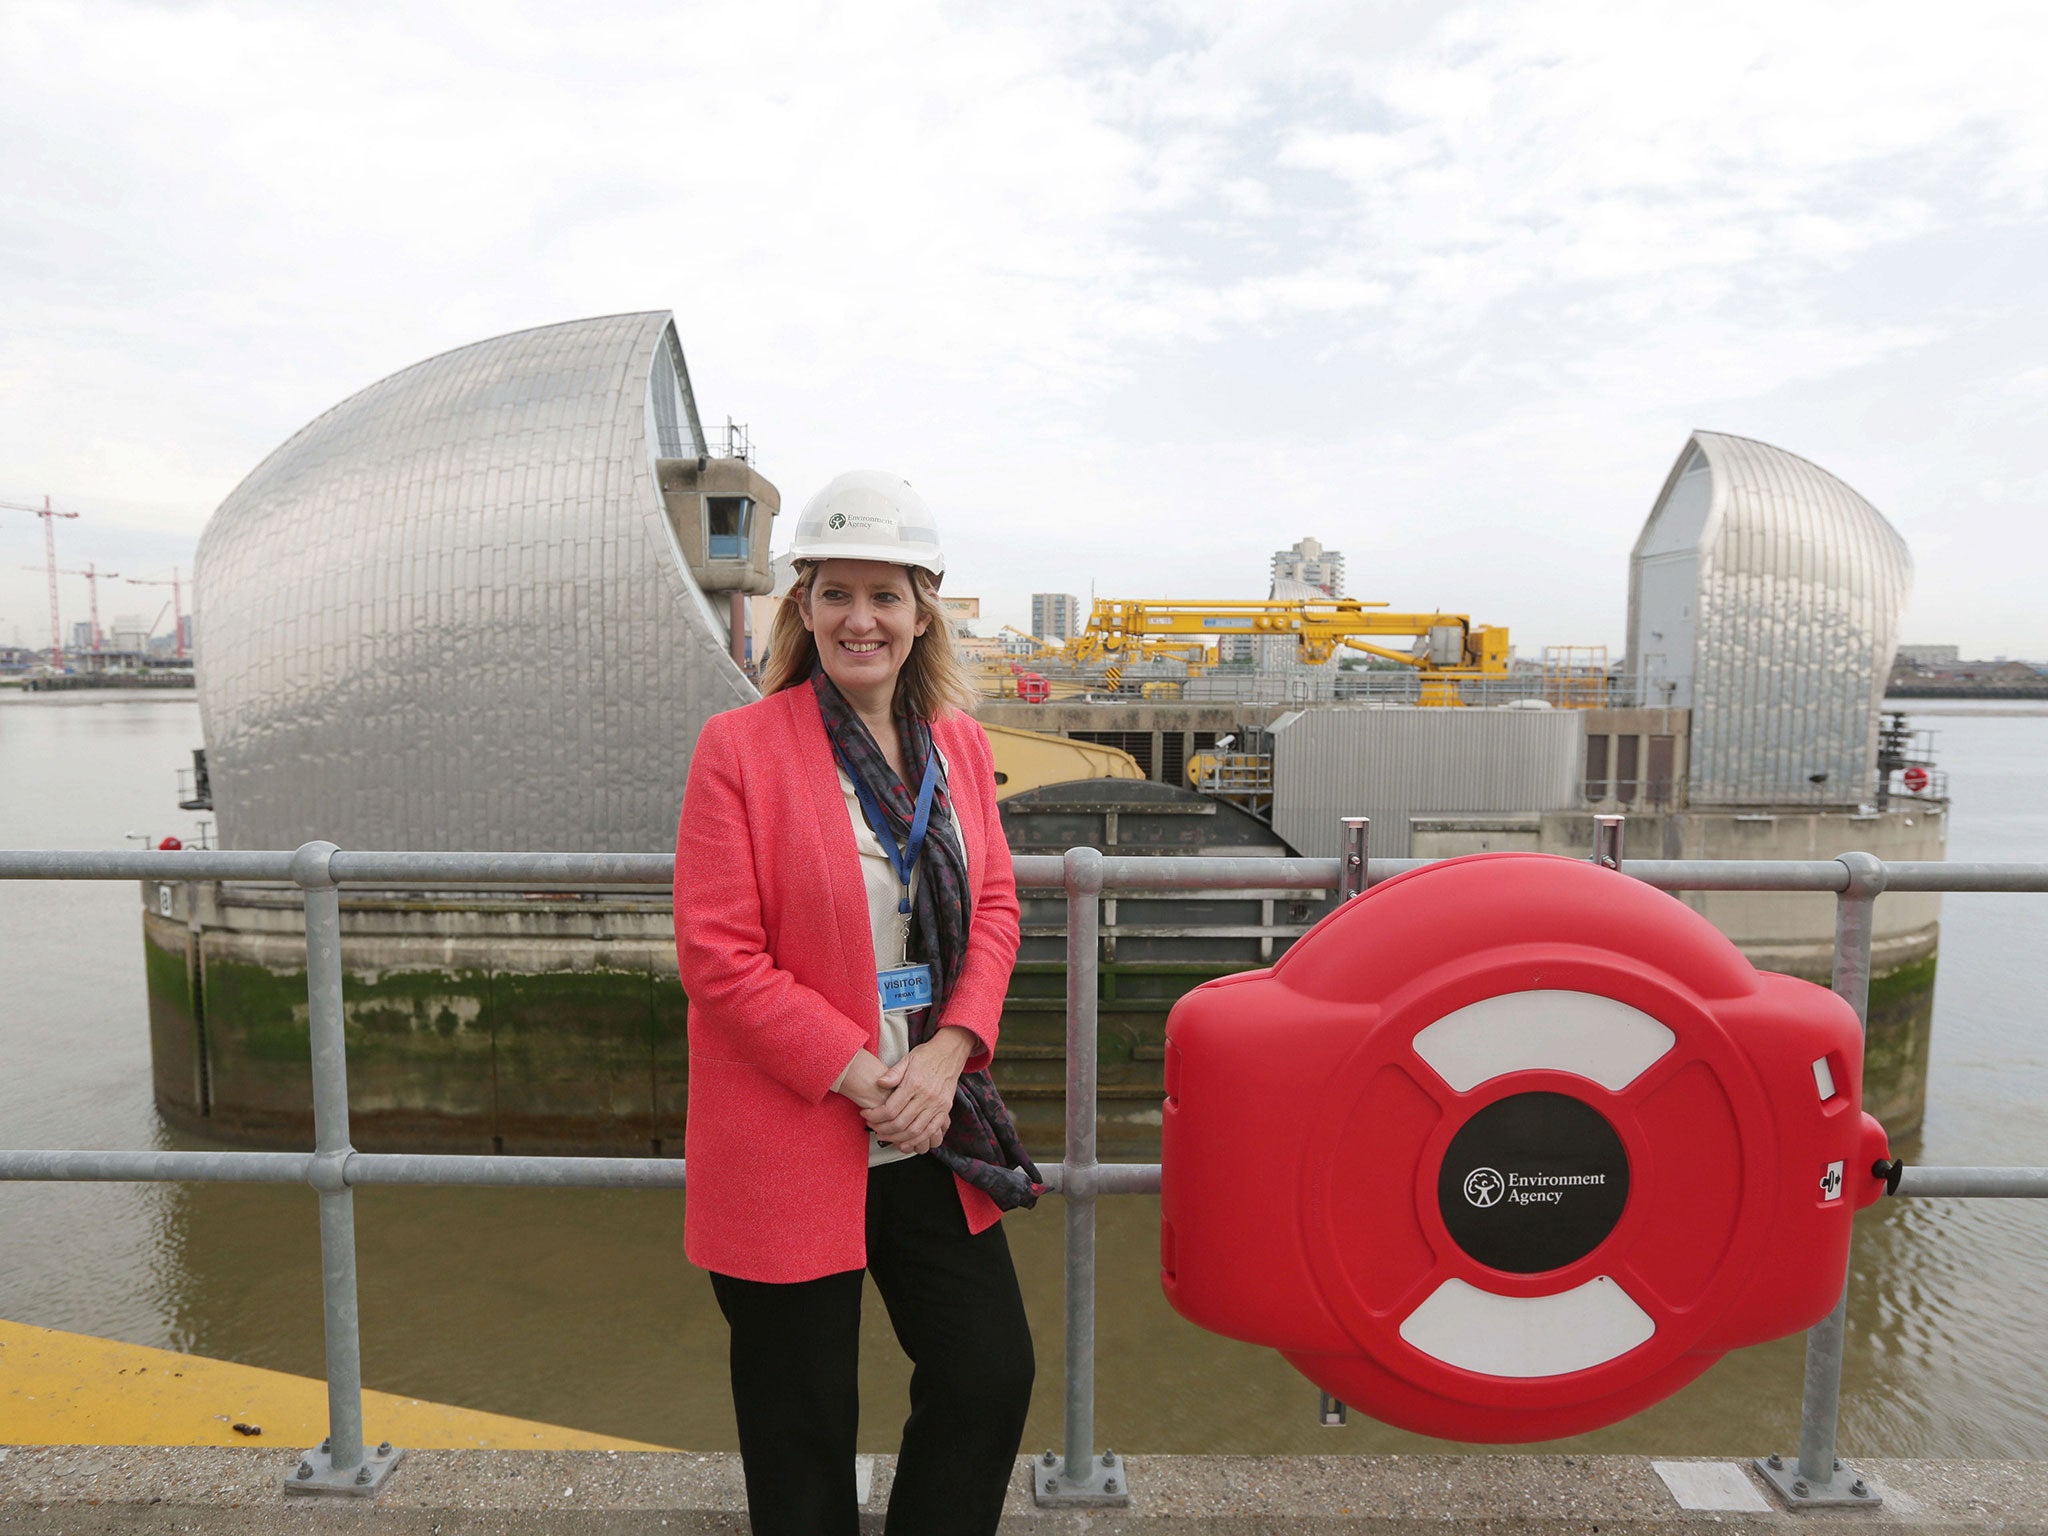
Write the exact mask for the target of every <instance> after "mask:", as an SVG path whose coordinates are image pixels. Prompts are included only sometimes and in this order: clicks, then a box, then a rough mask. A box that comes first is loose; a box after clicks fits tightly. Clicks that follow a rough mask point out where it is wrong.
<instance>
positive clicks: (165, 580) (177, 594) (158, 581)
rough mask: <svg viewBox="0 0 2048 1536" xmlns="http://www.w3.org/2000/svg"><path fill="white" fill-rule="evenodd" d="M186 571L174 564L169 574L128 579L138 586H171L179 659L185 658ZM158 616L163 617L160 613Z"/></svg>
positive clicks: (173, 620) (173, 619)
mask: <svg viewBox="0 0 2048 1536" xmlns="http://www.w3.org/2000/svg"><path fill="white" fill-rule="evenodd" d="M184 579H185V573H184V569H183V568H182V567H180V566H175V565H174V566H172V567H171V574H170V575H169V576H167V577H166V576H130V577H129V578H128V581H129V582H130V583H131V584H132V585H134V586H138V587H169V588H170V589H171V620H172V622H173V623H174V624H175V625H176V626H177V628H176V630H175V631H174V632H175V633H176V635H177V638H178V660H180V661H183V660H184V659H185V585H184ZM157 617H159V618H161V617H163V615H162V614H158V615H157Z"/></svg>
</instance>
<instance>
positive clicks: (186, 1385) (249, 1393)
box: [0, 1321, 668, 1451]
mask: <svg viewBox="0 0 2048 1536" xmlns="http://www.w3.org/2000/svg"><path fill="white" fill-rule="evenodd" d="M237 1424H245V1425H250V1426H252V1427H254V1428H256V1429H258V1430H260V1431H261V1433H260V1434H256V1435H250V1434H244V1433H241V1432H239V1431H237V1430H236V1429H235V1427H234V1426H235V1425H237ZM326 1434H327V1383H325V1382H324V1381H318V1380H316V1379H314V1378H313V1377H310V1376H288V1375H286V1374H285V1373H284V1372H283V1371H266V1370H263V1369H261V1368H260V1367H257V1366H253V1365H234V1364H231V1363H229V1362H228V1361H225V1360H207V1359H202V1358H201V1357H200V1356H198V1355H180V1354H177V1353H174V1352H173V1351H171V1350H168V1349H150V1348H147V1347H146V1346H144V1345H141V1344H117V1343H115V1342H114V1341H113V1340H111V1339H96V1338H93V1337H91V1336H90V1335H87V1334H82V1333H60V1332H58V1331H57V1330H56V1329H54V1328H33V1327H30V1326H29V1325H28V1324H26V1323H10V1322H4V1321H0V1445H281V1446H288V1447H291V1448H293V1449H303V1448H305V1447H306V1446H309V1445H318V1444H319V1443H320V1441H321V1440H322V1438H324V1437H325V1435H326ZM363 1436H364V1438H365V1439H366V1440H368V1441H370V1443H372V1444H373V1445H374V1444H375V1443H376V1442H377V1441H379V1440H389V1441H390V1442H391V1443H392V1444H394V1445H402V1446H418V1447H420V1448H421V1449H423V1450H424V1449H434V1450H442V1449H463V1448H469V1447H489V1448H491V1449H495V1450H517V1451H660V1450H667V1449H668V1447H667V1446H660V1445H647V1444H644V1443H643V1442H641V1441H638V1440H620V1439H615V1438H613V1437H611V1436H608V1435H593V1434H586V1433H585V1432H584V1431H582V1430H580V1429H565V1428H563V1427H562V1426H561V1425H559V1424H542V1423H539V1422H538V1421H536V1420H533V1419H514V1418H507V1417H506V1416H505V1415H503V1414H498V1413H480V1412H478V1411H477V1410H475V1409H473V1408H452V1407H450V1406H448V1405H447V1404H445V1403H429V1402H423V1401H421V1400H420V1399H419V1398H416V1397H399V1396H396V1395H395V1394H393V1393H390V1392H370V1391H365V1392H364V1393H363Z"/></svg>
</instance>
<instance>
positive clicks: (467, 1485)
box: [0, 1446, 2048, 1536]
mask: <svg viewBox="0 0 2048 1536" xmlns="http://www.w3.org/2000/svg"><path fill="white" fill-rule="evenodd" d="M296 1460H297V1458H296V1456H295V1455H293V1454H291V1453H289V1452H280V1451H278V1450H275V1449H264V1450H237V1449H227V1448H218V1447H191V1448H174V1449H156V1448H148V1449H138V1448H135V1447H126V1446H123V1447H94V1446H62V1447H46V1446H36V1447H14V1448H10V1449H4V1450H0V1533H4V1536H58V1533H63V1536H101V1533H115V1532H123V1533H125V1532H155V1531H162V1532H178V1533H182V1536H256V1533H263V1536H269V1533H273V1532H277V1531H289V1530H322V1531H324V1530H329V1529H334V1528H338V1527H340V1526H344V1525H345V1526H347V1527H348V1528H349V1529H352V1530H353V1529H367V1530H375V1531H381V1532H390V1533H393V1536H399V1533H403V1536H430V1533H439V1536H499V1533H515V1532H516V1533H519V1536H528V1533H531V1536H577V1533H585V1532H588V1533H593V1536H595V1533H603V1536H697V1533H709V1532H724V1533H731V1532H743V1531H745V1530H746V1529H747V1523H746V1500H745V1495H744V1491H743V1485H742V1483H741V1479H740V1467H739V1459H738V1458H737V1457H735V1456H730V1455H692V1454H689V1453H684V1452H676V1453H666V1454H650V1453H628V1452H602V1451H597V1452H593V1451H562V1452H545V1451H413V1452H410V1453H409V1454H408V1455H407V1456H406V1458H405V1460H404V1461H403V1462H402V1463H401V1464H400V1466H399V1468H398V1469H397V1470H396V1471H395V1472H394V1473H393V1474H392V1477H391V1481H390V1482H389V1484H388V1485H387V1486H386V1488H385V1490H384V1492H383V1493H382V1494H381V1495H380V1496H379V1497H378V1498H377V1499H376V1500H374V1501H370V1500H363V1501H361V1502H358V1501H356V1500H353V1499H346V1498H337V1499H333V1500H331V1501H330V1500H327V1499H317V1498H288V1497H287V1496H286V1494H285V1493H284V1491H283V1483H284V1478H285V1477H286V1475H287V1474H288V1473H289V1472H290V1471H291V1470H292V1467H293V1466H294V1464H295V1463H296ZM1125 1461H1126V1464H1127V1466H1128V1467H1129V1470H1130V1477H1131V1484H1132V1493H1131V1501H1130V1505H1129V1507H1128V1508H1126V1509H1093V1510H1041V1509H1038V1508H1035V1507H1034V1506H1033V1504H1032V1502H1031V1493H1030V1481H1029V1467H1028V1464H1027V1463H1025V1462H1023V1461H1020V1462H1019V1463H1018V1467H1017V1472H1016V1475H1015V1477H1014V1479H1013V1480H1012V1483H1011V1491H1010V1499H1009V1503H1008V1505H1007V1507H1006V1510H1005V1514H1004V1517H1003V1523H1002V1529H1003V1531H1004V1532H1005V1533H1006V1536H1083V1533H1085V1536H1237V1533H1244V1536H1254V1533H1255V1536H1296V1533H1300V1536H1307V1533H1310V1532H1317V1533H1322V1532H1333V1533H1358V1536H1366V1533H1372V1536H1392V1533H1396V1532H1410V1533H1412V1532H1445V1533H1449V1532H1460V1533H1465V1532H1484V1533H1487V1536H1552V1533H1555V1536H1567V1533H1569V1536H1590V1533H1593V1532H1599V1533H1601V1536H1629V1533H1636V1532H1641V1533H1653V1536H1706V1533H1709V1532H1711V1533H1715V1536H1725V1533H1731V1532H1769V1531H1794V1530H1797V1531H1807V1532H1825V1531H1851V1530H1853V1531H1859V1532H1882V1531H1910V1532H1916V1533H1918V1532H1925V1533H1930V1536H1931V1533H1959V1536H1960V1533H1976V1532H1993V1531H1997V1532H2012V1531H2041V1530H2044V1529H2048V1465H2044V1464H2042V1463H2039V1462H2011V1461H2001V1462H1966V1461H1887V1460H1881V1459H1869V1460H1858V1461H1856V1462H1855V1463H1854V1465H1855V1467H1856V1470H1857V1471H1858V1472H1860V1473H1862V1474H1863V1475H1864V1476H1865V1477H1866V1478H1868V1479H1870V1480H1871V1481H1872V1482H1874V1483H1875V1484H1876V1485H1877V1487H1878V1488H1879V1490H1880V1491H1881V1493H1882V1495H1883V1498H1884V1503H1883V1506H1882V1507H1881V1508H1879V1509H1875V1510H1873V1509H1868V1508H1858V1509H1851V1510H1840V1511H1831V1510H1809V1511H1803V1512H1799V1513H1793V1512H1790V1511H1788V1510H1786V1509H1785V1508H1784V1507H1783V1506H1782V1505H1780V1504H1779V1503H1778V1502H1777V1501H1776V1500H1775V1498H1773V1497H1772V1495H1771V1494H1770V1493H1769V1492H1768V1491H1767V1490H1766V1489H1765V1488H1764V1486H1763V1484H1762V1482H1761V1480H1760V1479H1758V1478H1757V1477H1756V1476H1755V1475H1754V1474H1753V1473H1752V1472H1750V1471H1749V1470H1748V1469H1747V1468H1746V1467H1744V1466H1742V1465H1741V1464H1739V1463H1734V1462H1725V1461H1724V1462H1682V1463H1680V1462H1658V1461H1656V1460H1653V1459H1652V1458H1649V1457H1641V1456H1509V1455H1503V1456H1441V1457H1439V1456H1378V1457H1347V1456H1300V1457H1269V1456H1143V1455H1131V1456H1128V1457H1126V1458H1125ZM869 1472H870V1477H869V1488H870V1491H869V1496H868V1500H867V1503H866V1505H865V1506H864V1507H863V1513H862V1519H861V1529H862V1530H863V1531H880V1530H881V1528H882V1512H883V1510H884V1509H885V1508H886V1506H887V1502H888V1494H889V1485H890V1480H891V1477H892V1474H893V1466H892V1464H891V1462H890V1460H889V1458H887V1457H877V1458H875V1459H874V1463H873V1465H872V1466H871V1468H870V1469H869ZM1702 1488H1704V1489H1706V1490H1709V1491H1708V1493H1707V1496H1706V1502H1707V1503H1708V1504H1710V1505H1716V1504H1717V1505H1718V1506H1719V1507H1695V1508H1687V1507H1686V1505H1685V1503H1682V1502H1681V1496H1682V1495H1689V1496H1690V1498H1691V1502H1693V1503H1694V1504H1696V1505H1697V1504H1699V1503H1701V1498H1700V1492H1701V1489H1702Z"/></svg>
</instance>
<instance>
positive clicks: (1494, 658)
mask: <svg viewBox="0 0 2048 1536" xmlns="http://www.w3.org/2000/svg"><path fill="white" fill-rule="evenodd" d="M1386 607H1387V605H1386V604H1385V603H1365V602H1360V601H1358V600H1357V599H1355V598H1348V597H1331V598H1275V599H1272V600H1269V601H1266V602H1253V601H1247V602H1235V601H1217V602H1174V601H1165V600H1160V601H1153V600H1150V599H1144V598H1140V599H1133V600H1118V599H1105V600H1102V601H1099V602H1097V603H1096V604H1095V605H1094V607H1093V608H1092V609H1091V610H1090V612H1089V615H1088V628H1087V629H1086V630H1084V631H1083V632H1082V633H1081V634H1079V635H1077V636H1076V637H1075V638H1074V639H1072V640H1069V641H1068V642H1067V643H1066V646H1065V647H1064V649H1063V652H1062V654H1063V655H1064V657H1065V659H1066V660H1067V661H1068V662H1070V663H1071V664H1072V665H1074V666H1076V667H1086V666H1089V665H1091V664H1095V665H1099V664H1101V663H1102V662H1104V661H1114V660H1116V659H1118V658H1119V657H1124V656H1133V655H1136V656H1145V657H1148V658H1149V657H1152V656H1160V655H1170V656H1172V657H1174V658H1175V659H1177V660H1183V661H1186V662H1187V663H1188V671H1189V675H1190V676H1195V675H1198V673H1199V670H1200V668H1201V667H1202V666H1203V665H1204V664H1206V662H1207V661H1208V659H1209V649H1208V647H1209V644H1210V642H1211V641H1213V640H1215V639H1218V638H1220V637H1222V636H1224V635H1250V636H1252V637H1254V638H1264V639H1281V640H1286V639H1291V640H1293V641H1294V643H1295V646H1296V648H1297V654H1298V655H1299V657H1300V659H1301V660H1302V661H1304V662H1306V663H1308V664H1309V665H1311V666H1315V665H1319V664H1321V663H1323V662H1327V661H1328V660H1329V659H1330V658H1331V657H1332V656H1334V655H1335V654H1336V653H1337V649H1338V647H1340V646H1341V647H1343V648H1344V649H1346V650H1353V651H1363V652H1364V653H1365V654H1367V655H1369V656H1378V657H1380V658H1382V659H1383V660H1387V661H1395V662H1399V663H1400V664H1401V665H1403V666H1406V667H1413V668H1415V669H1416V670H1417V671H1418V672H1420V673H1421V674H1422V675H1423V685H1422V700H1421V701H1422V702H1423V703H1424V704H1452V705H1454V704H1457V703H1458V702H1459V698H1458V687H1457V685H1458V684H1459V683H1461V682H1479V681H1483V680H1487V679H1498V678H1503V677H1505V676H1507V672H1508V632H1507V630H1506V629H1505V628H1503V627H1501V626H1498V625H1485V624H1479V625H1475V624H1474V623H1473V622H1472V620H1471V619H1470V617H1468V616H1467V615H1465V614H1462V613H1388V612H1385V611H1383V610H1384V609H1385V608H1386ZM1368 636H1370V637H1374V638H1372V639H1368V638H1367V637H1368ZM1403 637H1407V638H1409V639H1411V640H1412V644H1411V645H1410V647H1409V648H1408V649H1406V650H1394V649H1392V648H1391V647H1388V646H1384V645H1379V644H1376V643H1374V640H1375V639H1378V638H1386V639H1398V638H1403Z"/></svg>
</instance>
